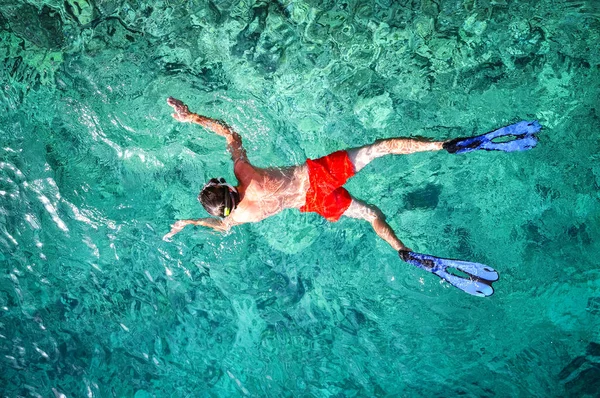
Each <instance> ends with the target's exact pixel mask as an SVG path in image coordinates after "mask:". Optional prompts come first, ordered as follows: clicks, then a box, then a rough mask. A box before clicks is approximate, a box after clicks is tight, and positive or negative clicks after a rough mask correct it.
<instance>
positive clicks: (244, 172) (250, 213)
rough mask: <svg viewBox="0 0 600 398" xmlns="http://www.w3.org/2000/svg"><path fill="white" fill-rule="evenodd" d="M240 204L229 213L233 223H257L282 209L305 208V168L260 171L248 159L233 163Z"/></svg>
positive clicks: (306, 186)
mask: <svg viewBox="0 0 600 398" xmlns="http://www.w3.org/2000/svg"><path fill="white" fill-rule="evenodd" d="M233 172H234V174H235V177H236V178H237V180H238V184H239V185H238V186H237V189H238V192H239V193H240V198H241V201H240V203H239V205H238V207H237V208H236V209H235V210H234V211H233V212H232V213H231V216H230V217H231V218H232V220H233V222H235V223H238V224H242V223H248V222H258V221H261V220H264V219H265V218H267V217H270V216H272V215H275V214H277V213H279V212H280V211H282V210H284V209H298V208H300V207H301V206H303V205H304V202H305V197H306V190H307V189H308V170H307V168H306V165H305V164H303V165H299V166H290V167H286V168H267V169H261V168H258V167H255V166H253V165H251V164H250V162H248V161H247V160H238V161H236V162H235V163H234V166H233Z"/></svg>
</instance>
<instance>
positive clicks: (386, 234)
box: [344, 198, 412, 251]
mask: <svg viewBox="0 0 600 398" xmlns="http://www.w3.org/2000/svg"><path fill="white" fill-rule="evenodd" d="M344 215H345V216H347V217H352V218H358V219H361V220H366V221H368V222H369V223H370V224H371V226H372V227H373V230H375V233H376V234H377V235H378V236H379V237H380V238H381V239H383V240H385V241H386V242H387V243H389V244H390V246H392V247H393V248H394V250H396V251H398V250H408V251H412V250H411V249H409V248H408V247H406V246H405V245H404V243H402V241H401V240H400V239H398V237H397V236H396V234H395V233H394V230H393V229H392V227H390V226H389V225H388V223H387V222H386V221H385V215H384V214H383V213H382V212H381V210H379V209H378V208H377V207H376V206H373V205H369V204H366V203H364V202H362V201H360V200H358V199H356V198H352V203H351V204H350V207H348V209H347V210H346V211H345V212H344Z"/></svg>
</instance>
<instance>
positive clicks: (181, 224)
mask: <svg viewBox="0 0 600 398" xmlns="http://www.w3.org/2000/svg"><path fill="white" fill-rule="evenodd" d="M186 225H199V226H202V227H209V228H212V229H214V230H215V231H219V232H225V231H227V230H228V229H229V227H230V226H231V225H230V223H225V222H224V220H221V219H218V218H199V219H197V220H179V221H176V222H175V224H173V225H171V231H170V232H169V233H168V234H166V235H165V236H163V240H168V239H171V238H172V237H173V235H175V234H177V233H179V232H181V231H182V230H183V229H184V228H185V226H186Z"/></svg>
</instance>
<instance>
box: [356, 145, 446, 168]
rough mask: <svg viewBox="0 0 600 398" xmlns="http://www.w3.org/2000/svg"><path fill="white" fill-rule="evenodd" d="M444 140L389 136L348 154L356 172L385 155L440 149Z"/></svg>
mask: <svg viewBox="0 0 600 398" xmlns="http://www.w3.org/2000/svg"><path fill="white" fill-rule="evenodd" d="M443 144H444V141H433V142H432V141H423V140H416V139H412V138H387V139H383V140H377V141H375V142H374V143H373V144H370V145H365V146H362V147H360V148H353V149H349V150H348V156H349V157H350V160H351V161H352V163H353V164H354V168H355V170H356V172H358V171H360V170H361V169H362V168H363V167H365V166H366V165H368V164H369V163H370V162H371V161H372V160H374V159H377V158H379V157H382V156H385V155H406V154H409V153H415V152H425V151H439V150H440V149H442V145H443Z"/></svg>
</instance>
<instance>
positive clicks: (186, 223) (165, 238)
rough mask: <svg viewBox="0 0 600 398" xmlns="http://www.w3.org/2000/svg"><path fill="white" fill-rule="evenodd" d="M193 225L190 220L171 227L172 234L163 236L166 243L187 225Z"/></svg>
mask: <svg viewBox="0 0 600 398" xmlns="http://www.w3.org/2000/svg"><path fill="white" fill-rule="evenodd" d="M188 224H191V222H190V220H179V221H177V222H176V223H175V224H173V225H171V232H169V233H168V234H166V235H165V236H163V240H164V241H168V240H170V239H171V238H172V237H173V235H175V234H176V233H179V232H181V230H182V229H184V228H185V226H186V225H188Z"/></svg>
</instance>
